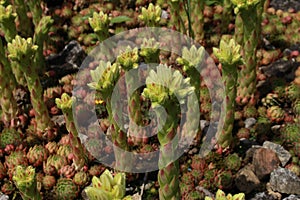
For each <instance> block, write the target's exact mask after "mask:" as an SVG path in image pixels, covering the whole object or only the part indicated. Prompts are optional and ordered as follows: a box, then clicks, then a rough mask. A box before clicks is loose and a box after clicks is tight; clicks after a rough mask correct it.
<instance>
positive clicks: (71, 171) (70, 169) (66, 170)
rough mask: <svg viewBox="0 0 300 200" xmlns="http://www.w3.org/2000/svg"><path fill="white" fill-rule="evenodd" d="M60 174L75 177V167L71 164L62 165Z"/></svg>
mask: <svg viewBox="0 0 300 200" xmlns="http://www.w3.org/2000/svg"><path fill="white" fill-rule="evenodd" d="M58 174H59V175H60V176H61V177H65V178H73V176H74V175H75V167H74V166H71V165H65V166H62V167H61V168H60V169H59V171H58Z"/></svg>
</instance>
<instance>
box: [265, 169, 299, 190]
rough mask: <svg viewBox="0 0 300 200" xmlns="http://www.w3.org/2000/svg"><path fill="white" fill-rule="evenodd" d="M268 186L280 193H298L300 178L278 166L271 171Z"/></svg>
mask: <svg viewBox="0 0 300 200" xmlns="http://www.w3.org/2000/svg"><path fill="white" fill-rule="evenodd" d="M270 186H271V188H272V190H273V191H278V192H280V193H286V194H300V178H299V177H298V176H297V175H296V174H294V173H293V172H291V171H290V170H288V169H285V168H281V167H279V168H278V169H276V170H274V171H273V172H272V173H271V177H270Z"/></svg>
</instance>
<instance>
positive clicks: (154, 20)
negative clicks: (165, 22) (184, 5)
mask: <svg viewBox="0 0 300 200" xmlns="http://www.w3.org/2000/svg"><path fill="white" fill-rule="evenodd" d="M161 12H162V10H161V7H160V6H159V5H156V6H154V5H153V4H152V3H150V4H149V6H148V8H145V7H142V13H141V14H140V15H139V19H140V20H141V21H143V22H144V23H145V24H146V26H150V27H155V26H158V25H159V21H160V16H161Z"/></svg>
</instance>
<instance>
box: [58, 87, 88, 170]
mask: <svg viewBox="0 0 300 200" xmlns="http://www.w3.org/2000/svg"><path fill="white" fill-rule="evenodd" d="M55 103H56V105H57V107H58V108H59V109H61V110H62V112H63V114H64V116H65V120H66V128H67V130H68V132H69V136H70V139H71V147H72V153H73V155H74V158H73V163H74V165H75V168H76V170H80V169H82V167H83V166H84V165H85V164H86V163H87V156H86V155H85V153H84V149H83V146H82V144H81V142H80V139H79V137H78V132H77V129H76V126H75V122H74V117H73V112H72V103H73V98H72V97H70V96H69V95H68V94H67V93H63V94H62V95H61V98H60V99H59V98H56V99H55Z"/></svg>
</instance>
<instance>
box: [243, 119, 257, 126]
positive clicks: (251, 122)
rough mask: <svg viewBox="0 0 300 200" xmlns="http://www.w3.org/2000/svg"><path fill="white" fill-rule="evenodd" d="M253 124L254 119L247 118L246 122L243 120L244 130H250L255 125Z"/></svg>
mask: <svg viewBox="0 0 300 200" xmlns="http://www.w3.org/2000/svg"><path fill="white" fill-rule="evenodd" d="M255 123H256V119H255V118H252V117H251V118H247V119H246V120H245V128H251V127H253V125H255Z"/></svg>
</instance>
